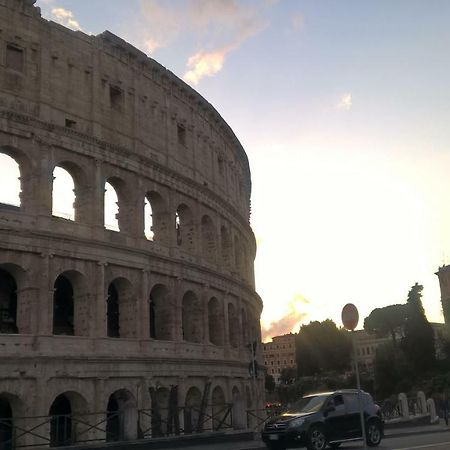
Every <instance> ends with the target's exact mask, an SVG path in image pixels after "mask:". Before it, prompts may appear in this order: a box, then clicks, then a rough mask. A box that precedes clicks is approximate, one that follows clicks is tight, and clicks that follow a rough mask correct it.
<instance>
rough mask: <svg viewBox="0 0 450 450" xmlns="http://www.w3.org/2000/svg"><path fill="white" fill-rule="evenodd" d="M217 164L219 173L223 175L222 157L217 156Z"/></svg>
mask: <svg viewBox="0 0 450 450" xmlns="http://www.w3.org/2000/svg"><path fill="white" fill-rule="evenodd" d="M217 165H218V167H219V174H220V175H223V174H224V162H223V158H222V157H221V156H219V157H218V158H217Z"/></svg>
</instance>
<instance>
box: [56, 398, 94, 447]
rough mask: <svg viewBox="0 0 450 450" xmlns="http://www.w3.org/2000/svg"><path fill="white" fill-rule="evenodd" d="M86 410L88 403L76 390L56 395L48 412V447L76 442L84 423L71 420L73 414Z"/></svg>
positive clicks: (84, 412)
mask: <svg viewBox="0 0 450 450" xmlns="http://www.w3.org/2000/svg"><path fill="white" fill-rule="evenodd" d="M87 412H88V403H87V401H86V399H85V398H84V397H83V396H82V395H81V394H79V393H78V392H74V391H66V392H64V393H62V394H59V395H58V396H56V398H55V399H54V400H53V402H52V404H51V405H50V409H49V412H48V415H49V416H50V447H59V446H63V445H70V444H73V443H75V442H77V436H78V434H80V433H82V432H83V431H84V429H85V427H86V425H83V424H81V423H80V422H79V421H77V420H73V416H74V415H81V414H86V413H87Z"/></svg>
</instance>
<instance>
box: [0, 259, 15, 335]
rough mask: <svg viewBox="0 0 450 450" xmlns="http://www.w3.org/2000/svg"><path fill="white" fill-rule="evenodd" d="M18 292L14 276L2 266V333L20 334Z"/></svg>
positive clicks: (0, 326) (0, 296)
mask: <svg viewBox="0 0 450 450" xmlns="http://www.w3.org/2000/svg"><path fill="white" fill-rule="evenodd" d="M17 290H18V289H17V283H16V280H15V278H14V276H13V275H12V274H11V273H10V272H9V271H7V270H5V269H3V268H1V266H0V333H7V334H15V333H18V332H19V329H18V326H17Z"/></svg>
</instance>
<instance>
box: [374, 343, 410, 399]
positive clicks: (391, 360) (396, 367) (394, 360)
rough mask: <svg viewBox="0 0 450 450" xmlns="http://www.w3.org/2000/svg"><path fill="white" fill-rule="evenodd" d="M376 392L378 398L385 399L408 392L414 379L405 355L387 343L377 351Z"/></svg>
mask: <svg viewBox="0 0 450 450" xmlns="http://www.w3.org/2000/svg"><path fill="white" fill-rule="evenodd" d="M374 366H375V391H376V396H377V398H385V397H387V396H389V395H392V394H398V393H399V392H408V391H409V390H410V389H411V386H412V384H411V382H412V379H413V378H414V373H413V371H412V368H411V365H410V364H409V363H408V361H407V359H406V357H405V354H404V353H403V352H402V351H401V350H400V349H398V348H396V347H395V346H394V344H393V343H386V344H384V345H381V346H379V347H378V349H377V353H376V356H375V364H374Z"/></svg>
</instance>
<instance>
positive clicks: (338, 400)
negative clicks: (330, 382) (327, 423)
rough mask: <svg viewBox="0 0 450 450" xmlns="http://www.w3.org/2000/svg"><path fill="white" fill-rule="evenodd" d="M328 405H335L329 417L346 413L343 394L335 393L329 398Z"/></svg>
mask: <svg viewBox="0 0 450 450" xmlns="http://www.w3.org/2000/svg"><path fill="white" fill-rule="evenodd" d="M327 406H329V407H333V408H334V410H333V411H330V412H329V413H328V416H329V417H336V416H342V415H343V414H345V405H344V399H343V397H342V395H335V396H334V397H332V398H330V399H329V400H328V403H327Z"/></svg>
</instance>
